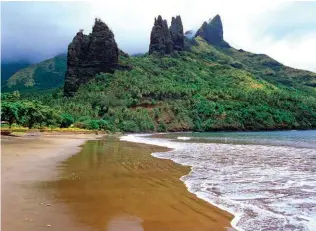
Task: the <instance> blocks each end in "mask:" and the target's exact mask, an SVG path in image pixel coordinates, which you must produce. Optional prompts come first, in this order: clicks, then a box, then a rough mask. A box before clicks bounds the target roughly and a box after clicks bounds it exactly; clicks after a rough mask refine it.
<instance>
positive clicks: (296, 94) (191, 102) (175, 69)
mask: <svg viewBox="0 0 316 231" xmlns="http://www.w3.org/2000/svg"><path fill="white" fill-rule="evenodd" d="M195 43H196V45H194V46H192V47H191V51H190V52H188V51H184V52H179V53H177V52H175V53H173V54H172V55H170V56H165V57H160V56H155V55H143V56H138V57H121V58H120V60H121V62H122V63H126V64H129V65H132V66H133V69H132V71H116V72H115V73H114V74H99V75H97V76H96V78H95V79H93V80H92V81H90V82H89V83H88V84H86V85H84V86H82V87H81V88H80V89H79V91H78V92H77V94H76V95H75V96H74V97H72V98H67V97H64V96H63V93H62V88H59V89H56V90H54V91H50V92H46V93H43V92H42V93H23V94H22V97H21V98H20V99H4V100H3V103H2V116H3V120H7V121H9V123H12V122H15V123H18V124H23V125H24V126H28V127H32V126H43V125H45V126H58V127H69V126H73V127H77V128H86V129H102V130H110V131H125V132H152V131H159V132H162V131H185V130H193V131H214V130H266V129H308V128H315V127H316V91H315V88H314V87H313V86H309V85H308V84H307V85H304V84H302V85H298V84H299V83H297V82H295V86H296V85H297V86H298V87H293V84H289V85H287V84H285V83H284V82H282V81H275V78H277V77H274V78H273V79H272V80H270V79H269V78H266V75H265V74H262V73H264V72H259V71H256V70H255V69H254V68H253V66H251V67H249V63H248V62H242V61H243V60H241V59H236V58H235V56H234V55H229V54H228V52H223V51H222V50H220V49H218V48H215V47H212V46H210V45H208V44H206V43H205V42H204V41H203V40H202V39H200V38H198V39H197V40H196V41H195ZM293 70H294V69H293ZM308 73H310V72H308ZM311 75H312V74H311ZM286 78H289V77H286ZM286 78H283V76H280V79H286ZM291 78H292V77H291ZM312 81H315V79H312ZM293 83H294V82H293ZM8 95H10V97H11V98H12V97H13V96H12V94H7V96H6V97H8ZM10 97H9V98H10ZM13 98H14V97H13ZM39 102H42V104H41V103H39ZM26 108H28V109H26ZM31 110H33V111H31ZM34 110H35V111H36V110H37V111H39V113H35V111H34ZM28 113H29V114H28ZM27 114H28V115H27ZM30 114H34V116H36V120H34V119H33V121H36V122H35V123H32V122H31V125H30V122H29V121H30ZM39 114H40V115H39Z"/></svg>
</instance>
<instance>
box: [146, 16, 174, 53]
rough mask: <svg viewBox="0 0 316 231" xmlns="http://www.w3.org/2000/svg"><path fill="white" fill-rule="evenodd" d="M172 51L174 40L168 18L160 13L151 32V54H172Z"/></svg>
mask: <svg viewBox="0 0 316 231" xmlns="http://www.w3.org/2000/svg"><path fill="white" fill-rule="evenodd" d="M171 51H172V40H171V35H170V32H169V29H168V24H167V21H166V20H163V19H162V17H161V16H160V15H159V16H158V18H157V19H156V18H155V23H154V26H153V28H152V30H151V34H150V45H149V54H152V53H154V52H157V53H160V54H162V55H164V54H170V53H171Z"/></svg>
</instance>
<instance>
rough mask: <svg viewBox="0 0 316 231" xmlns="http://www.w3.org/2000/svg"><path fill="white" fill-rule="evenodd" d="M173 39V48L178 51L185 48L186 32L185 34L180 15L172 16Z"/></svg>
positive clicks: (171, 31)
mask: <svg viewBox="0 0 316 231" xmlns="http://www.w3.org/2000/svg"><path fill="white" fill-rule="evenodd" d="M169 30H170V35H171V40H172V49H173V50H176V51H183V49H184V34H183V25H182V20H181V17H180V16H179V15H178V16H176V17H172V20H171V26H170V28H169Z"/></svg>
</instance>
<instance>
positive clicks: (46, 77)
mask: <svg viewBox="0 0 316 231" xmlns="http://www.w3.org/2000/svg"><path fill="white" fill-rule="evenodd" d="M4 70H5V72H7V68H5V69H4ZM65 72H66V56H65V55H64V54H63V55H57V56H56V57H54V58H52V59H47V60H44V61H43V62H40V63H38V64H34V65H30V66H28V67H25V68H23V69H20V70H19V71H17V72H15V73H14V74H13V75H11V76H10V77H9V78H8V79H7V80H6V81H4V82H3V87H2V91H5V92H8V91H15V90H19V91H31V92H34V91H38V90H47V89H52V88H56V87H60V86H62V85H63V83H64V78H65Z"/></svg>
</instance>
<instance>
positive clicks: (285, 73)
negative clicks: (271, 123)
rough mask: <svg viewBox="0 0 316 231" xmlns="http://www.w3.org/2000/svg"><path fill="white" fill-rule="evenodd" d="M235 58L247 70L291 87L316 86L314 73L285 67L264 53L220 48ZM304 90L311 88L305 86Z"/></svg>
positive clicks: (315, 74)
mask: <svg viewBox="0 0 316 231" xmlns="http://www.w3.org/2000/svg"><path fill="white" fill-rule="evenodd" d="M220 50H221V51H222V52H223V53H225V54H227V55H229V56H230V57H232V58H234V59H235V60H237V61H239V62H241V63H243V64H244V65H245V66H246V68H248V69H249V71H251V72H253V73H255V74H256V75H258V76H261V77H262V78H264V79H266V80H268V81H271V82H274V83H281V84H285V85H288V86H293V87H306V86H307V87H313V88H314V90H315V87H316V73H313V72H310V71H305V70H299V69H295V68H291V67H287V66H285V65H283V64H281V63H279V62H278V61H276V60H274V59H272V58H271V57H269V56H267V55H265V54H253V53H250V52H247V51H243V50H236V49H235V48H223V49H220ZM305 89H306V90H312V89H310V88H309V89H308V88H305Z"/></svg>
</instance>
